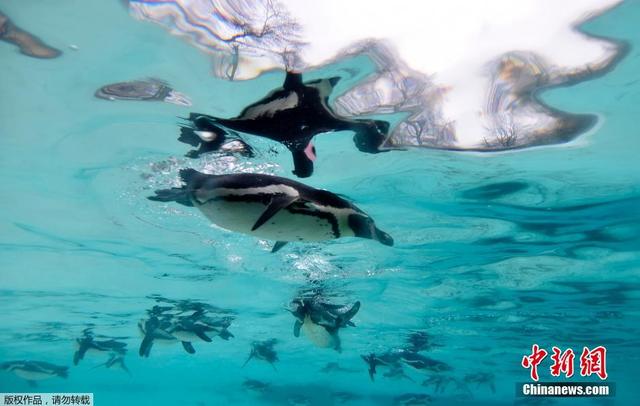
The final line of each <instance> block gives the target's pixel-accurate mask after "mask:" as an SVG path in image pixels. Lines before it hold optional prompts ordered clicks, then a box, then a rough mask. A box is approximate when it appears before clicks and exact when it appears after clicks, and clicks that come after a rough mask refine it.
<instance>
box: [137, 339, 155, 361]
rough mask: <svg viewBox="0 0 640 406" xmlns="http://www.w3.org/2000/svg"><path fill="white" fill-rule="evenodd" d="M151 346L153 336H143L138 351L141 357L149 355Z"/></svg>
mask: <svg viewBox="0 0 640 406" xmlns="http://www.w3.org/2000/svg"><path fill="white" fill-rule="evenodd" d="M152 346H153V337H151V335H150V334H147V335H146V336H144V339H142V342H141V343H140V350H139V351H138V353H139V354H140V356H141V357H149V353H150V352H151V347H152Z"/></svg>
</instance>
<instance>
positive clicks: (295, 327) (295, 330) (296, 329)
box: [293, 320, 302, 337]
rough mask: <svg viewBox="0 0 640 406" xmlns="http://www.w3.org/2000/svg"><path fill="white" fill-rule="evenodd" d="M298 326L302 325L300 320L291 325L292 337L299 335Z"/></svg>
mask: <svg viewBox="0 0 640 406" xmlns="http://www.w3.org/2000/svg"><path fill="white" fill-rule="evenodd" d="M300 327H302V323H301V322H300V320H296V322H295V324H294V325H293V336H294V337H300Z"/></svg>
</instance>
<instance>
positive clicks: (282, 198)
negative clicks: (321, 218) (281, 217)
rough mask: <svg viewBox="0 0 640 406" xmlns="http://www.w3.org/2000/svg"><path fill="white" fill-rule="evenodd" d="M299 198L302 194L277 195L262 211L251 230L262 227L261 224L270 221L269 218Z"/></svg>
mask: <svg viewBox="0 0 640 406" xmlns="http://www.w3.org/2000/svg"><path fill="white" fill-rule="evenodd" d="M299 198H300V196H298V195H295V196H292V195H276V196H274V197H272V198H271V202H269V205H268V206H267V208H266V209H265V210H264V211H263V212H262V214H261V215H260V217H259V218H258V220H257V221H256V223H255V224H254V225H253V227H251V231H255V230H257V229H258V228H260V226H262V225H263V224H264V223H266V222H267V221H269V219H270V218H271V217H273V216H275V215H276V214H277V213H278V212H279V211H280V210H282V209H284V208H285V207H287V206H289V205H290V204H291V203H293V202H295V201H296V200H298V199H299Z"/></svg>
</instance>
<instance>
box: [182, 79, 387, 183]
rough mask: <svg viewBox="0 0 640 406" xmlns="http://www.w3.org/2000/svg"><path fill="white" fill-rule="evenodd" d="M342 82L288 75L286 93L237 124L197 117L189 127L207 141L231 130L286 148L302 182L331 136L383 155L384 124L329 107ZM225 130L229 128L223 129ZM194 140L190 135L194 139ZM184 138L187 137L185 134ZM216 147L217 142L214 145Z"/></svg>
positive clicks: (273, 96) (265, 100)
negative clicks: (320, 139)
mask: <svg viewBox="0 0 640 406" xmlns="http://www.w3.org/2000/svg"><path fill="white" fill-rule="evenodd" d="M339 80H340V78H339V77H331V78H327V79H317V80H311V81H308V82H302V74H300V73H294V72H287V74H286V78H285V80H284V84H283V85H282V87H280V88H277V89H275V90H273V91H272V92H271V93H270V94H268V95H267V96H265V97H264V98H262V99H261V100H259V101H257V102H255V103H253V104H251V105H249V106H247V107H246V108H245V109H244V110H242V112H241V113H240V114H239V115H238V116H237V117H234V118H229V119H224V118H218V117H214V116H210V115H206V114H199V113H191V114H190V115H189V118H188V121H189V122H190V127H187V128H191V129H193V133H194V134H196V135H198V136H199V137H200V138H201V140H202V141H205V142H208V141H207V139H212V140H216V139H219V137H220V134H224V133H225V130H224V128H226V129H229V130H233V131H240V132H244V133H248V134H253V135H258V136H261V137H266V138H269V139H272V140H274V141H277V142H280V143H282V144H283V145H284V146H286V147H287V148H288V149H289V150H290V151H291V154H292V155H293V163H294V167H295V169H294V171H293V173H294V174H295V175H297V176H298V177H301V178H306V177H309V176H311V175H312V174H313V162H314V161H315V159H316V151H315V147H314V146H313V143H312V139H313V137H314V136H315V135H317V134H320V133H325V132H333V131H343V130H350V131H354V132H355V136H354V142H355V144H356V146H357V147H358V149H359V150H361V151H363V152H368V153H377V152H381V151H380V146H381V145H382V143H383V142H384V140H385V139H386V137H387V133H388V132H389V123H388V122H386V121H381V120H366V119H347V118H343V117H339V116H338V115H337V114H336V113H335V112H333V110H332V109H331V108H330V107H329V105H328V99H329V95H330V94H331V92H332V90H333V88H334V87H335V85H336V84H337V83H338V81H339ZM222 127H224V128H222ZM189 135H190V134H189ZM181 138H185V142H186V138H190V137H189V136H187V137H185V135H184V134H183V135H182V136H181ZM212 142H214V141H212Z"/></svg>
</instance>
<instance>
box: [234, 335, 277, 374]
mask: <svg viewBox="0 0 640 406" xmlns="http://www.w3.org/2000/svg"><path fill="white" fill-rule="evenodd" d="M277 342H278V340H276V339H275V338H272V339H270V340H266V341H254V342H253V343H252V344H251V352H250V353H249V357H248V358H247V360H246V361H245V362H244V364H242V367H243V368H244V366H245V365H247V363H248V362H249V361H251V359H253V358H255V359H260V360H263V361H266V362H268V363H269V364H270V365H271V366H272V367H273V369H275V370H276V371H277V369H276V366H275V365H274V363H275V362H276V361H278V354H277V353H276V350H275V349H274V348H273V347H274V345H275V344H276V343H277Z"/></svg>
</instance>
